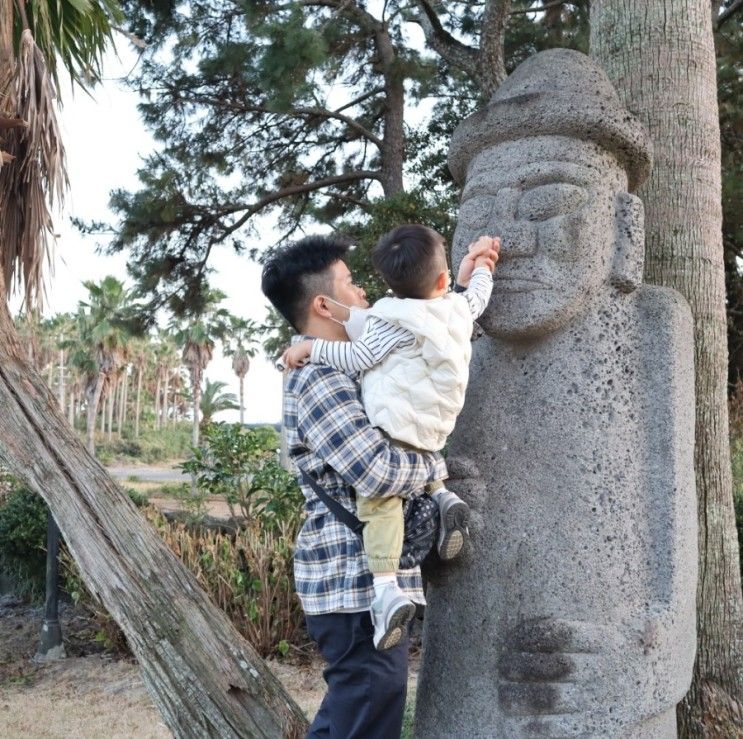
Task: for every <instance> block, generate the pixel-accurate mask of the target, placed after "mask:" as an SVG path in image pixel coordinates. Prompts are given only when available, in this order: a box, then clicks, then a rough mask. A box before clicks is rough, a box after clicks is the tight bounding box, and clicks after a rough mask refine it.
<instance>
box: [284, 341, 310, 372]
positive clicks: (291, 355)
mask: <svg viewBox="0 0 743 739" xmlns="http://www.w3.org/2000/svg"><path fill="white" fill-rule="evenodd" d="M311 351H312V342H311V341H310V340H309V339H304V340H303V341H298V342H297V343H296V344H293V345H292V346H290V347H289V348H288V349H287V350H286V351H285V352H284V353H283V354H282V355H281V364H282V365H283V366H284V367H285V368H287V369H297V368H298V367H301V366H302V365H304V364H305V363H306V362H307V360H308V359H309V358H310V352H311Z"/></svg>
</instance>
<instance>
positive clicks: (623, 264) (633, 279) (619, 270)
mask: <svg viewBox="0 0 743 739" xmlns="http://www.w3.org/2000/svg"><path fill="white" fill-rule="evenodd" d="M644 261H645V209H644V208H643V206H642V200H640V198H638V197H637V196H636V195H630V193H628V192H622V193H619V195H617V200H616V217H615V239H614V263H613V264H612V269H611V284H612V285H614V286H615V287H616V288H617V289H619V290H621V291H622V292H624V293H631V292H632V291H633V290H636V289H637V288H638V287H639V286H640V284H641V283H642V268H643V263H644Z"/></svg>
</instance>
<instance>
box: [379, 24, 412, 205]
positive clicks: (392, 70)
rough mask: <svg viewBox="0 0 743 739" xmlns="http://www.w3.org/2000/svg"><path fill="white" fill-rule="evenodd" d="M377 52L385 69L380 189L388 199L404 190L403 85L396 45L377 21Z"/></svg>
mask: <svg viewBox="0 0 743 739" xmlns="http://www.w3.org/2000/svg"><path fill="white" fill-rule="evenodd" d="M375 42H376V47H377V54H378V55H379V58H380V62H381V66H382V68H383V70H384V88H385V97H386V106H385V114H384V138H383V146H382V152H381V154H382V167H381V169H382V178H381V179H382V189H383V191H384V195H385V197H387V198H389V197H391V196H392V195H396V194H397V193H400V192H402V191H403V189H404V188H403V178H402V167H403V162H404V161H405V121H404V112H405V86H404V82H403V78H402V74H401V72H400V69H399V65H400V61H399V59H398V56H397V53H396V51H395V47H394V46H393V44H392V39H391V38H390V35H389V32H388V30H387V26H386V24H384V23H380V25H379V27H378V30H377V32H376V34H375Z"/></svg>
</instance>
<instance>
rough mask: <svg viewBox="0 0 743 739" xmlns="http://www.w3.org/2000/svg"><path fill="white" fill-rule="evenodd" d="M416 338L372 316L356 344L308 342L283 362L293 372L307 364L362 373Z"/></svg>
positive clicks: (286, 355)
mask: <svg viewBox="0 0 743 739" xmlns="http://www.w3.org/2000/svg"><path fill="white" fill-rule="evenodd" d="M414 342H415V337H414V336H413V335H412V334H411V333H410V332H409V331H406V330H405V329H404V328H401V327H400V326H393V325H392V324H391V323H387V321H383V320H382V319H381V318H377V317H375V316H370V317H369V318H368V319H367V320H366V324H365V325H364V332H363V333H362V334H361V336H359V338H358V339H357V340H356V341H326V340H325V339H311V340H310V339H305V340H303V341H299V342H297V343H296V344H294V345H293V346H291V347H289V349H287V350H286V351H285V352H284V356H283V357H282V362H283V363H284V365H285V366H287V367H290V368H292V369H294V368H296V367H300V366H302V365H303V364H304V363H305V361H307V360H308V359H309V361H311V362H313V363H315V364H325V365H327V366H328V367H334V368H335V369H337V370H342V371H343V372H362V371H364V370H368V369H371V368H372V367H374V366H375V365H377V364H379V363H380V362H381V361H382V360H383V359H384V358H385V357H387V355H388V354H390V353H391V352H393V351H394V350H395V349H401V348H403V347H405V346H410V345H411V344H413V343H414Z"/></svg>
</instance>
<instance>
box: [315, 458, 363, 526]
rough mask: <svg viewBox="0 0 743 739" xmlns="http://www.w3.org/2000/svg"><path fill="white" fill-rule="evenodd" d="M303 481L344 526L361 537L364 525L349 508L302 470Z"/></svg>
mask: <svg viewBox="0 0 743 739" xmlns="http://www.w3.org/2000/svg"><path fill="white" fill-rule="evenodd" d="M301 473H302V480H304V482H305V483H306V484H307V485H309V486H310V487H311V488H312V490H313V492H314V493H315V495H317V497H318V498H320V500H321V501H322V502H323V503H325V505H326V506H327V507H328V509H329V510H330V511H331V512H332V513H333V515H334V516H335V517H336V518H337V519H338V520H339V521H340V522H341V523H343V524H345V525H346V526H348V528H349V529H351V531H353V533H354V534H358V535H359V536H361V532H362V531H363V530H364V523H363V522H362V521H359V519H358V518H356V516H354V515H353V513H351V511H349V510H348V509H347V508H344V507H343V506H342V505H341V504H340V503H339V502H338V501H337V500H336V499H335V498H332V497H331V496H330V495H328V494H327V493H326V492H325V491H324V490H323V489H322V488H321V487H320V486H319V485H318V484H317V483H316V482H315V481H314V480H313V479H312V478H311V477H310V476H309V475H308V474H307V473H306V472H305V471H304V470H301Z"/></svg>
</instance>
